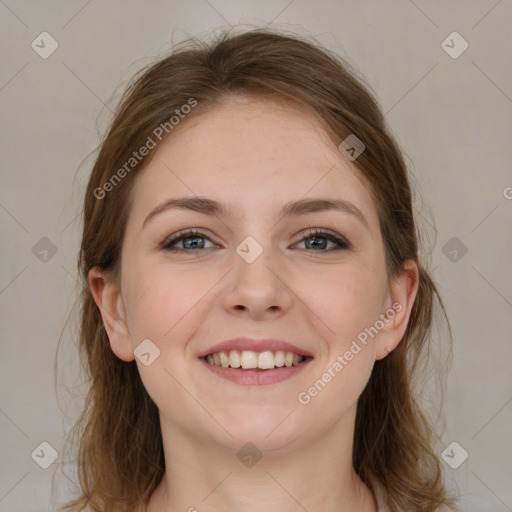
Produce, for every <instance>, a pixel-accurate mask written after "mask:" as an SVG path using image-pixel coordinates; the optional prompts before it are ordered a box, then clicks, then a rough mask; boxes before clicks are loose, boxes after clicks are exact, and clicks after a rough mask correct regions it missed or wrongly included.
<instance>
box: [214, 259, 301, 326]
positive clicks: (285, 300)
mask: <svg viewBox="0 0 512 512" xmlns="http://www.w3.org/2000/svg"><path fill="white" fill-rule="evenodd" d="M240 254H242V256H240V255H239V254H238V253H237V252H234V258H233V260H234V267H233V269H232V271H231V272H230V273H229V276H226V277H227V284H226V289H225V291H224V293H223V298H222V302H223V306H224V308H225V309H226V311H229V312H230V314H236V315H243V316H246V317H248V318H252V319H264V318H266V317H272V318H274V317H277V316H281V315H283V314H286V313H287V312H288V311H289V310H290V308H291V305H292V302H293V297H294V293H293V291H292V290H291V288H290V283H289V279H287V275H286V274H287V272H286V269H285V268H284V265H283V264H280V263H279V261H278V258H277V256H276V257H273V255H272V251H271V250H270V249H264V250H263V252H262V253H261V254H260V255H259V256H258V257H256V259H254V260H253V261H251V258H247V259H244V257H243V252H241V253H240Z"/></svg>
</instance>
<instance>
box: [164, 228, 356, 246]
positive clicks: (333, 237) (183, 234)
mask: <svg viewBox="0 0 512 512" xmlns="http://www.w3.org/2000/svg"><path fill="white" fill-rule="evenodd" d="M201 240H203V242H201ZM204 240H208V241H210V242H211V240H210V239H209V238H208V237H207V236H206V235H205V234H204V233H201V232H200V231H197V230H196V229H186V230H184V231H179V232H178V233H175V234H174V235H172V236H171V237H169V238H167V239H166V240H165V242H164V243H163V244H162V249H165V250H167V251H185V252H190V251H191V250H197V249H210V248H211V247H205V243H204ZM308 240H312V242H311V243H309V244H307V243H306V248H307V249H314V250H315V251H320V252H332V251H340V250H343V249H350V248H351V245H350V243H349V242H347V240H345V239H344V238H343V237H341V236H338V235H337V234H335V233H333V232H331V231H326V230H322V229H318V228H312V229H309V230H308V231H307V232H306V234H305V236H304V237H303V238H302V239H301V240H300V241H299V242H298V244H300V243H303V242H307V241H308ZM322 240H326V241H328V242H331V243H334V244H335V247H331V248H330V249H327V247H326V243H325V242H324V243H322V242H321V241H322ZM179 242H182V247H175V246H176V245H177V244H178V243H179ZM211 243H212V244H213V242H211ZM296 245H297V244H296ZM213 247H215V244H213Z"/></svg>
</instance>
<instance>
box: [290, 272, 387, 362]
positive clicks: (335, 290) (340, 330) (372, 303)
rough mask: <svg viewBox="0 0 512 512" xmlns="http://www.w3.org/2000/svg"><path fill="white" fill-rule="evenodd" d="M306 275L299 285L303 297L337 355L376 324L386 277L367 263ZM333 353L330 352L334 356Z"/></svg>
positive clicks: (329, 345)
mask: <svg viewBox="0 0 512 512" xmlns="http://www.w3.org/2000/svg"><path fill="white" fill-rule="evenodd" d="M328 270H329V269H327V271H325V272H322V273H321V274H320V275H316V276H315V278H314V279H304V277H302V281H300V284H299V283H297V289H299V290H301V298H302V299H303V300H304V302H305V303H306V304H307V305H308V307H309V308H311V310H312V311H313V312H314V313H315V314H316V315H317V316H318V318H319V319H320V321H321V323H323V324H324V327H323V328H322V333H323V334H324V335H325V339H326V341H328V347H329V350H330V351H331V352H335V353H336V355H337V354H338V353H339V352H340V351H343V352H344V351H345V350H346V347H348V346H350V342H351V341H352V340H353V339H354V338H356V337H357V336H358V335H359V334H360V333H361V332H363V331H364V329H365V328H367V327H369V326H371V325H374V323H375V321H376V320H377V319H378V317H379V314H380V313H381V305H382V302H383V296H384V286H383V283H384V281H383V277H382V276H380V275H378V274H376V273H371V272H369V271H368V269H367V268H366V267H364V266H356V265H354V266H350V267H349V266H348V265H347V266H344V267H340V268H339V269H338V270H337V271H330V272H329V271H328ZM333 355H334V353H331V356H333Z"/></svg>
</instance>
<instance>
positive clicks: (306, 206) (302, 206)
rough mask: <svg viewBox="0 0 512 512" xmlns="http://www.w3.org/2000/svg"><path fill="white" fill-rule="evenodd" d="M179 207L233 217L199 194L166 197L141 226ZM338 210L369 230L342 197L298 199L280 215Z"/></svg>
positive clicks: (206, 213)
mask: <svg viewBox="0 0 512 512" xmlns="http://www.w3.org/2000/svg"><path fill="white" fill-rule="evenodd" d="M172 209H179V210H189V211H193V212H197V213H202V214H204V215H215V216H224V217H235V214H234V212H233V209H232V208H231V207H228V206H226V205H224V204H222V203H220V202H218V201H215V200H214V199H210V198H208V197H201V196H191V197H179V198H171V199H167V200H166V201H164V202H163V203H161V204H159V205H158V206H157V207H156V208H154V209H153V210H151V212H150V213H149V214H148V215H147V217H146V218H145V219H144V222H143V223H142V227H144V226H145V225H146V223H147V222H149V221H150V220H151V219H152V218H154V217H155V216H156V215H158V214H160V213H162V212H165V211H167V210H172ZM330 210H334V211H339V212H343V213H346V214H349V215H352V216H354V217H356V218H357V219H359V220H360V221H361V223H362V224H363V225H364V226H365V227H366V228H367V229H368V230H369V229H370V226H369V224H368V221H367V220H366V218H365V216H364V215H363V213H362V212H361V210H360V209H359V208H357V206H355V205H354V204H352V203H350V202H349V201H346V200H344V199H324V198H312V199H299V200H296V201H290V202H288V203H286V204H285V205H284V206H283V207H282V208H281V210H280V212H279V215H280V216H281V217H283V218H284V217H290V216H300V215H306V214H309V213H317V212H325V211H330Z"/></svg>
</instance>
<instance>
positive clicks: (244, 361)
mask: <svg viewBox="0 0 512 512" xmlns="http://www.w3.org/2000/svg"><path fill="white" fill-rule="evenodd" d="M202 359H204V360H205V361H206V362H207V363H208V364H209V365H211V366H216V367H218V368H233V369H238V370H253V371H268V370H274V369H276V368H290V367H293V366H299V365H301V364H303V363H304V362H305V361H306V360H308V359H312V358H311V357H308V356H303V355H300V354H296V353H294V352H285V351H284V350H276V351H271V350H265V351H263V352H255V351H252V350H230V351H225V350H223V351H220V352H215V353H212V354H207V355H206V356H204V357H203V358H202Z"/></svg>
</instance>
